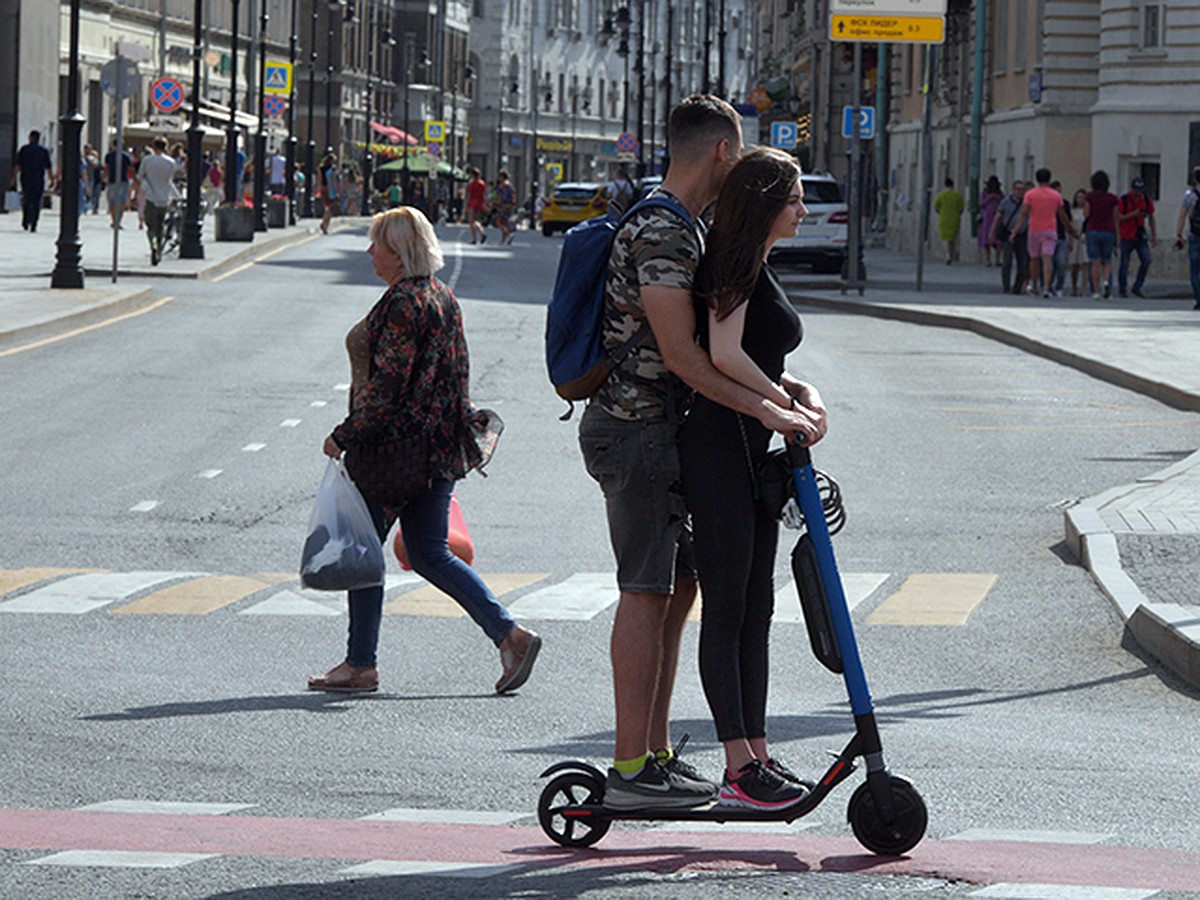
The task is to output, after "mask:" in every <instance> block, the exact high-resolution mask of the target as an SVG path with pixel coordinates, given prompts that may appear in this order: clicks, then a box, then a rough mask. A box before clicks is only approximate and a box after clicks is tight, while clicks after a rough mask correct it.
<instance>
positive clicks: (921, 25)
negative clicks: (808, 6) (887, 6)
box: [829, 14, 946, 44]
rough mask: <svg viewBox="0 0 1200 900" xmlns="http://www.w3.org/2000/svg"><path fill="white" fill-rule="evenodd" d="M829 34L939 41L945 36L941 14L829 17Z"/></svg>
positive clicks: (839, 38)
mask: <svg viewBox="0 0 1200 900" xmlns="http://www.w3.org/2000/svg"><path fill="white" fill-rule="evenodd" d="M829 37H830V38H831V39H832V40H835V41H871V42H878V41H884V42H889V43H891V42H899V43H920V44H940V43H942V42H943V41H944V40H945V39H946V20H945V19H944V18H943V17H942V16H853V15H850V16H845V15H837V14H834V15H831V16H830V17H829Z"/></svg>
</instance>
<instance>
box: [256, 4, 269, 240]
mask: <svg viewBox="0 0 1200 900" xmlns="http://www.w3.org/2000/svg"><path fill="white" fill-rule="evenodd" d="M259 13H260V15H259V19H258V133H257V134H255V135H254V230H255V231H266V230H267V122H266V110H265V109H264V107H265V106H266V102H267V85H266V81H267V22H268V21H269V19H270V16H268V15H267V0H260V4H259Z"/></svg>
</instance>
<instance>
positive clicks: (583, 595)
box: [508, 572, 618, 621]
mask: <svg viewBox="0 0 1200 900" xmlns="http://www.w3.org/2000/svg"><path fill="white" fill-rule="evenodd" d="M617 593H618V592H617V576H616V575H615V574H614V573H612V572H604V573H599V572H594V573H588V572H581V573H579V574H576V575H572V576H571V577H570V578H566V579H564V580H563V581H560V582H558V584H552V585H550V586H549V587H544V588H542V589H541V590H537V591H533V592H532V593H529V594H526V595H525V596H523V597H520V598H518V599H516V600H514V601H513V602H512V603H511V604H509V607H508V611H509V612H510V613H511V614H512V615H513V616H514V617H516V618H519V619H555V620H558V621H573V620H578V621H586V620H588V619H592V618H594V617H595V616H596V615H597V614H599V613H600V612H603V611H604V610H605V609H607V608H608V607H609V606H611V605H612V604H613V603H615V602H616V601H617Z"/></svg>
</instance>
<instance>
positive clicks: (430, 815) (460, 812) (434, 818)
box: [362, 806, 533, 825]
mask: <svg viewBox="0 0 1200 900" xmlns="http://www.w3.org/2000/svg"><path fill="white" fill-rule="evenodd" d="M532 815H533V812H511V811H509V812H503V811H501V812H492V811H488V810H482V809H475V810H472V809H412V808H409V807H406V806H398V807H395V808H394V809H385V810H384V811H383V812H377V813H374V814H372V815H369V816H363V817H362V821H364V822H418V823H422V824H435V825H511V824H512V823H514V822H518V821H520V820H521V819H528V818H529V817H530V816H532Z"/></svg>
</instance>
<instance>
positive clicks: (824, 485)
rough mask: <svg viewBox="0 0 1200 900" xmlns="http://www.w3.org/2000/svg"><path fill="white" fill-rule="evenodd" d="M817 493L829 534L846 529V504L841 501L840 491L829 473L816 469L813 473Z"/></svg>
mask: <svg viewBox="0 0 1200 900" xmlns="http://www.w3.org/2000/svg"><path fill="white" fill-rule="evenodd" d="M813 474H814V476H815V481H816V484H817V491H818V493H820V495H821V509H822V510H823V511H824V513H825V524H827V525H828V526H829V533H830V534H837V533H838V532H839V531H841V530H842V529H843V528H845V527H846V504H845V503H844V502H843V501H842V489H841V488H840V487H838V483H837V482H836V481H834V480H833V478H831V477H830V476H829V473H827V472H822V471H821V470H820V469H816V470H814V472H813Z"/></svg>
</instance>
